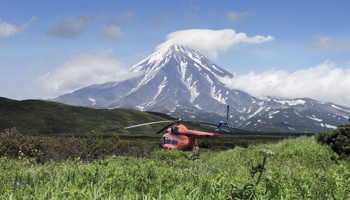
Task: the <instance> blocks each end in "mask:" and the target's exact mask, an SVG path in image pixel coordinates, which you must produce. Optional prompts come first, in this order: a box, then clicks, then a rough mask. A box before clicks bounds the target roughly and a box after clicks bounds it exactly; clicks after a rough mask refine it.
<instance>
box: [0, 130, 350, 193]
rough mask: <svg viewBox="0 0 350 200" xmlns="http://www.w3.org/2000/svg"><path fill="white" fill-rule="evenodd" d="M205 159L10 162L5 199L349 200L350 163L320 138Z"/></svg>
mask: <svg viewBox="0 0 350 200" xmlns="http://www.w3.org/2000/svg"><path fill="white" fill-rule="evenodd" d="M67 148H69V147H67ZM261 149H266V150H270V151H272V152H273V153H274V155H270V156H266V155H264V154H262V153H261V152H259V150H261ZM199 151H200V153H196V152H181V151H153V152H151V153H150V154H148V155H147V156H145V157H143V158H134V157H126V156H115V155H112V156H105V157H104V158H99V159H94V160H91V161H84V160H83V159H82V158H75V159H68V160H61V161H60V162H53V161H52V162H46V163H43V164H40V163H36V162H35V160H33V159H29V158H26V157H21V158H16V159H13V158H8V157H5V156H3V157H1V159H0V199H350V160H349V159H348V158H345V159H338V155H337V154H336V153H334V152H333V151H332V149H331V148H330V146H326V145H321V144H319V143H317V142H316V139H315V137H305V136H302V137H298V138H289V139H284V140H280V141H279V142H277V143H268V144H261V145H249V146H248V148H242V147H236V148H234V149H230V150H226V151H211V150H208V149H200V150H199ZM264 158H266V159H265V163H264V166H262V162H263V160H264ZM261 169H263V172H262V173H261ZM260 174H261V175H260ZM260 176H261V177H260ZM259 177H260V178H259ZM258 180H259V181H258ZM257 182H258V183H257Z"/></svg>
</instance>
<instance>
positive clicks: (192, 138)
mask: <svg viewBox="0 0 350 200" xmlns="http://www.w3.org/2000/svg"><path fill="white" fill-rule="evenodd" d="M218 135H219V133H218V132H214V133H207V132H202V131H196V130H188V129H187V128H186V127H185V126H184V125H183V124H179V125H176V126H174V127H172V128H168V130H167V133H166V134H164V135H163V137H162V138H161V140H160V142H161V145H162V146H163V148H165V149H178V150H192V149H193V148H196V146H197V139H198V138H213V139H214V138H217V137H218Z"/></svg>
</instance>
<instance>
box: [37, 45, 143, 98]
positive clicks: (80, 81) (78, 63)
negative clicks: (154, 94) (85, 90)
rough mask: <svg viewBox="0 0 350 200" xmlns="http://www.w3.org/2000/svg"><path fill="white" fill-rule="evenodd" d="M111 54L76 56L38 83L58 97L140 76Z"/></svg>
mask: <svg viewBox="0 0 350 200" xmlns="http://www.w3.org/2000/svg"><path fill="white" fill-rule="evenodd" d="M111 54H112V50H103V51H100V52H98V53H95V54H82V55H78V56H74V57H73V58H72V60H71V61H69V62H66V63H63V64H62V65H61V66H59V67H57V68H56V69H54V70H52V71H51V72H48V73H47V74H45V75H43V76H40V77H39V78H38V81H39V82H41V83H42V84H43V86H44V87H45V89H46V91H47V92H48V93H50V94H51V95H56V96H58V95H61V94H66V93H70V92H73V91H75V90H77V89H79V88H82V87H86V86H89V85H92V84H102V83H105V82H109V81H123V80H126V79H129V78H132V77H134V76H138V75H140V74H136V73H134V72H128V70H127V69H125V68H123V67H122V64H121V63H120V62H119V61H117V60H116V59H114V58H113V57H111Z"/></svg>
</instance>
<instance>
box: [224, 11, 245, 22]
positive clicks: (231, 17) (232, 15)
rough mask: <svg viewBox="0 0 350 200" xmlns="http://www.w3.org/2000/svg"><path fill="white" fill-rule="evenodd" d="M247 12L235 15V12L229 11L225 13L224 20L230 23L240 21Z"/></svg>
mask: <svg viewBox="0 0 350 200" xmlns="http://www.w3.org/2000/svg"><path fill="white" fill-rule="evenodd" d="M248 14H249V12H240V13H237V12H235V11H229V12H227V13H226V19H227V20H228V21H230V22H235V21H236V20H237V19H242V18H243V17H245V16H247V15H248Z"/></svg>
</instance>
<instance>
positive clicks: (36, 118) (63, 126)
mask: <svg viewBox="0 0 350 200" xmlns="http://www.w3.org/2000/svg"><path fill="white" fill-rule="evenodd" d="M171 119H174V118H173V117H170V116H167V115H164V114H159V113H155V112H140V111H137V110H133V109H125V108H120V109H119V108H118V109H111V110H108V109H94V108H87V107H79V106H69V105H66V104H62V103H56V102H50V101H42V100H23V101H17V100H12V99H7V98H3V97H0V132H3V131H4V130H5V129H8V128H12V127H16V128H17V130H18V131H19V132H20V133H23V134H46V135H52V134H55V135H57V134H84V133H86V132H89V131H92V130H94V131H96V132H97V133H100V134H110V133H112V132H115V133H123V134H128V133H135V134H138V133H142V134H144V133H152V134H154V133H155V132H156V131H157V130H159V129H161V128H162V127H163V126H164V124H155V125H152V126H149V125H148V126H143V127H142V128H134V129H128V130H124V129H123V128H124V127H126V126H131V125H135V124H140V123H147V122H152V121H164V120H171ZM109 129H115V130H113V131H109V132H104V130H109Z"/></svg>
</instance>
